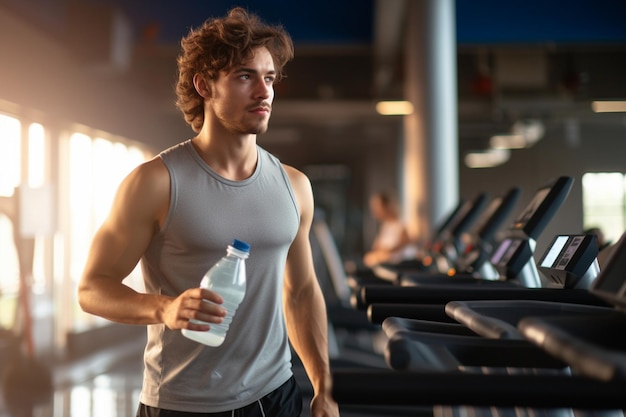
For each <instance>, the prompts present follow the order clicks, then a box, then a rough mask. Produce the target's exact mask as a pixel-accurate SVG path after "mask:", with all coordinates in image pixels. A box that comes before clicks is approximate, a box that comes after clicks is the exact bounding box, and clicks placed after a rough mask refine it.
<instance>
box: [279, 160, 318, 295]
mask: <svg viewBox="0 0 626 417" xmlns="http://www.w3.org/2000/svg"><path fill="white" fill-rule="evenodd" d="M287 173H288V174H289V178H290V181H291V186H292V189H293V191H294V193H295V196H296V200H297V203H298V208H299V210H300V225H299V227H298V232H297V234H296V237H295V239H294V241H293V242H292V244H291V247H290V249H289V253H288V255H287V264H286V268H285V284H286V285H285V289H286V290H287V291H290V292H291V294H292V295H295V294H298V293H299V292H300V291H302V290H305V289H306V288H307V286H308V285H310V284H311V283H315V282H316V275H315V270H314V266H313V257H312V255H311V243H310V240H309V232H310V230H311V223H312V221H313V208H314V202H313V192H312V189H311V184H310V182H309V179H308V178H307V177H306V176H305V175H304V174H303V173H301V172H300V171H297V170H296V169H294V168H290V167H287Z"/></svg>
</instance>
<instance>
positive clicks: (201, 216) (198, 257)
mask: <svg viewBox="0 0 626 417" xmlns="http://www.w3.org/2000/svg"><path fill="white" fill-rule="evenodd" d="M160 157H161V159H162V160H163V162H164V164H165V166H166V167H167V169H168V170H169V174H170V184H171V198H170V209H169V212H168V215H167V218H166V221H165V224H164V226H163V228H162V230H161V231H160V232H159V233H158V234H157V235H156V236H155V237H154V238H153V240H152V242H151V243H150V245H149V247H148V249H147V251H146V253H145V255H144V257H143V259H142V269H143V274H144V280H145V286H146V291H147V292H148V293H152V294H166V295H171V296H176V295H178V294H180V293H181V292H183V291H184V290H186V289H188V288H192V287H197V286H198V285H199V284H200V280H201V279H202V276H203V275H204V273H205V272H206V271H207V270H208V269H209V268H210V267H211V266H212V265H213V264H214V263H215V262H217V261H218V260H219V259H220V258H221V257H222V256H224V254H225V253H226V246H227V245H229V244H230V243H231V242H232V240H233V239H234V238H236V239H240V240H243V241H246V242H248V243H250V246H251V250H250V257H249V258H248V260H247V261H246V269H247V288H246V295H245V297H244V300H243V302H242V303H241V305H240V307H239V309H238V310H237V313H236V315H235V317H234V319H233V322H232V324H231V326H230V328H229V331H228V334H227V336H226V339H225V340H224V343H223V344H222V345H221V346H219V347H207V346H205V345H202V344H200V343H197V342H194V341H192V340H189V339H187V338H186V337H184V336H183V335H182V334H181V332H180V331H172V330H169V329H168V328H167V327H166V326H165V325H162V324H159V325H150V326H148V340H147V345H146V349H145V353H144V365H145V370H144V382H143V389H142V392H141V402H142V403H144V404H146V405H148V406H152V407H159V408H164V409H170V410H177V411H186V412H210V413H213V412H220V411H226V410H232V409H235V408H239V407H242V406H244V405H247V404H250V403H252V402H255V401H256V400H257V399H259V398H261V397H263V396H264V395H266V394H268V393H270V392H271V391H273V390H274V389H276V388H278V387H279V386H280V385H282V384H283V383H284V382H285V381H287V379H289V377H290V376H291V375H292V371H291V353H290V349H289V342H288V339H287V332H286V326H285V322H284V318H283V308H282V289H283V275H284V267H285V260H286V258H287V252H288V250H289V247H290V245H291V242H292V241H293V239H294V238H295V235H296V233H297V230H298V225H299V221H300V215H299V211H298V207H297V204H296V200H295V197H294V194H293V190H292V189H291V185H290V182H289V179H288V177H287V174H286V172H285V171H284V169H283V168H282V166H281V164H280V161H279V160H278V159H276V158H275V157H274V156H272V155H270V154H269V153H268V152H266V151H265V150H263V149H262V148H260V147H258V162H257V167H256V170H255V172H254V174H253V175H252V176H251V177H250V178H248V179H246V180H244V181H230V180H227V179H225V178H222V177H221V176H219V175H218V174H217V173H216V172H215V171H213V170H212V169H211V168H210V167H209V166H208V165H207V164H206V163H205V162H204V160H203V159H202V158H201V157H200V155H199V154H198V153H197V152H196V150H195V148H194V147H193V145H192V144H191V141H190V140H188V141H185V142H182V143H180V144H178V145H176V146H173V147H171V148H169V149H167V150H165V151H163V152H162V153H161V154H160Z"/></svg>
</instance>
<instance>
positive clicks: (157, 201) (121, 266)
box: [84, 161, 169, 281]
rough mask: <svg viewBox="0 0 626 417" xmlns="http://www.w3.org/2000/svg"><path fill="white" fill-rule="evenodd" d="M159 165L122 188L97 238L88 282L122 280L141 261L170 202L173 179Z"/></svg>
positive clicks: (134, 174)
mask: <svg viewBox="0 0 626 417" xmlns="http://www.w3.org/2000/svg"><path fill="white" fill-rule="evenodd" d="M156 163H157V162H155V161H151V162H150V163H148V164H147V165H145V166H142V167H139V168H138V169H136V170H135V171H133V172H132V173H131V174H130V175H129V176H128V177H127V178H126V179H125V180H124V181H123V182H122V184H121V185H120V188H119V189H118V192H117V193H116V196H115V199H114V201H113V205H112V208H111V211H110V213H109V215H108V217H107V219H106V220H105V221H104V223H103V224H102V226H101V227H100V229H99V230H98V232H97V233H96V234H95V236H94V238H93V241H92V245H91V248H90V251H89V257H88V260H87V264H86V267H85V273H84V279H89V278H93V277H108V278H114V279H115V280H119V281H121V280H123V279H124V278H125V277H126V276H127V275H128V274H130V272H131V271H132V270H133V269H134V268H135V266H136V265H137V263H138V262H139V260H140V259H141V256H142V255H143V253H144V252H145V250H146V248H147V247H148V245H149V243H150V240H151V238H152V236H153V235H154V233H155V232H156V230H157V229H158V224H159V219H160V218H161V217H162V215H163V213H164V210H165V211H166V209H167V202H168V200H169V176H167V172H166V171H163V170H165V168H164V167H162V168H161V167H159V166H158V165H155V164H156ZM158 164H161V163H160V161H158ZM163 175H166V176H167V181H166V178H163Z"/></svg>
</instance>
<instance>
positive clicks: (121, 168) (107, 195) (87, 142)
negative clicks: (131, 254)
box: [66, 133, 146, 328]
mask: <svg viewBox="0 0 626 417" xmlns="http://www.w3.org/2000/svg"><path fill="white" fill-rule="evenodd" d="M145 159H146V155H145V154H144V153H143V152H142V151H141V150H140V149H138V148H136V147H133V146H127V145H125V144H124V143H121V142H112V141H110V140H108V139H104V138H101V137H97V138H91V137H90V136H88V135H85V134H83V133H73V134H72V135H71V136H70V138H69V164H68V165H69V171H68V173H67V175H68V182H69V190H68V191H69V192H68V197H69V200H68V203H69V217H68V219H69V220H68V223H69V236H70V239H69V242H70V243H69V245H68V246H69V247H68V250H69V257H68V258H66V259H68V262H69V275H70V277H71V282H72V285H73V287H74V288H73V289H72V294H75V292H76V287H77V285H78V281H79V280H80V276H81V274H82V271H83V268H84V266H85V262H86V260H87V255H88V251H89V247H90V245H91V239H92V238H93V236H94V234H95V233H96V231H97V229H98V228H99V227H100V225H101V224H102V222H104V220H105V218H106V216H107V215H108V213H109V210H110V208H111V204H112V202H113V197H114V196H115V192H116V191H117V188H118V186H119V184H120V182H121V181H122V179H123V178H124V177H125V176H126V175H128V174H129V173H130V171H131V170H132V169H133V168H135V167H136V166H137V165H139V164H140V163H142V162H143V161H144V160H145ZM124 282H125V284H126V285H128V286H130V287H132V288H135V289H138V290H142V289H143V280H142V276H141V272H140V269H139V267H137V268H135V270H134V271H133V272H132V273H131V274H130V276H129V277H127V278H126V280H125V281H124ZM73 304H74V306H75V308H74V310H73V312H72V315H73V316H74V320H73V326H74V327H75V328H84V327H89V326H91V325H94V324H100V323H104V322H105V321H104V320H103V319H100V318H96V317H94V316H91V315H87V314H85V313H83V312H82V311H81V310H80V309H79V308H78V307H77V305H78V304H77V303H76V302H74V303H73Z"/></svg>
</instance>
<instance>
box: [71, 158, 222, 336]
mask: <svg viewBox="0 0 626 417" xmlns="http://www.w3.org/2000/svg"><path fill="white" fill-rule="evenodd" d="M169 187H170V186H169V173H168V171H167V169H166V168H165V166H164V165H163V163H162V161H161V160H160V159H159V158H156V159H154V160H152V161H149V162H147V163H145V164H142V165H140V166H139V167H138V168H136V169H135V170H134V171H133V172H132V173H131V174H129V176H128V177H127V178H126V179H125V180H124V181H123V182H122V184H121V185H120V188H119V190H118V192H117V194H116V196H115V199H114V201H113V205H112V208H111V212H110V213H109V216H108V217H107V219H106V220H105V221H104V223H103V224H102V226H101V227H100V229H99V230H98V231H97V233H96V234H95V236H94V238H93V241H92V244H91V248H90V251H89V256H88V258H87V263H86V265H85V269H84V272H83V275H82V277H81V280H80V283H79V286H78V301H79V303H80V306H81V307H82V309H83V310H84V311H86V312H88V313H91V314H95V315H98V316H101V317H104V318H107V319H109V320H112V321H116V322H120V323H127V324H157V323H165V325H166V326H167V327H169V328H171V329H181V328H189V329H193V330H206V329H208V327H207V326H201V325H195V324H191V323H189V319H190V318H197V319H199V320H203V321H206V322H220V321H221V317H223V315H224V311H223V309H221V307H219V306H215V305H211V304H210V303H203V302H202V299H203V298H205V299H209V300H211V301H214V302H217V303H220V302H221V301H222V300H221V298H220V297H219V296H218V295H217V294H215V293H213V292H211V291H208V290H201V289H199V288H194V289H190V290H187V291H185V292H184V293H182V294H181V295H180V296H178V297H176V298H173V297H167V296H163V295H157V294H143V293H139V292H136V291H134V290H133V289H131V288H130V287H128V286H126V285H125V284H124V283H123V282H122V281H123V279H124V278H126V276H128V274H129V273H130V272H131V271H132V270H133V269H134V268H135V266H136V265H137V263H138V262H139V260H140V259H141V256H142V255H143V253H144V251H145V250H146V248H147V247H148V245H149V243H150V240H151V239H152V237H153V235H154V233H156V232H157V231H158V230H159V226H160V224H162V221H163V219H164V218H165V215H166V213H167V210H168V207H169V195H170V194H169Z"/></svg>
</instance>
